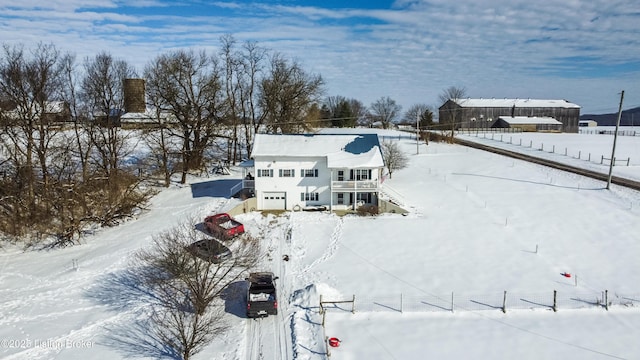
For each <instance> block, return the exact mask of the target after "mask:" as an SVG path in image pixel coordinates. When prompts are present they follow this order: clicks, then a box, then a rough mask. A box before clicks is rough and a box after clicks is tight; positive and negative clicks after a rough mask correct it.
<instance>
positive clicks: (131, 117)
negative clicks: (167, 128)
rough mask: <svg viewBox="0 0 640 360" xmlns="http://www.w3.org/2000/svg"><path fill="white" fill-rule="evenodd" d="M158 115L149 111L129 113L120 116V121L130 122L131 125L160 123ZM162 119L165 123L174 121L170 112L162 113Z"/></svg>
mask: <svg viewBox="0 0 640 360" xmlns="http://www.w3.org/2000/svg"><path fill="white" fill-rule="evenodd" d="M157 116H158V115H157V114H156V113H155V112H154V111H152V110H150V109H147V110H146V111H145V112H142V113H139V112H128V113H125V114H122V116H120V121H122V122H129V123H135V122H139V123H148V122H158V119H157ZM160 118H161V119H162V120H163V121H167V122H169V121H172V120H173V116H172V115H171V114H169V113H168V112H161V113H160Z"/></svg>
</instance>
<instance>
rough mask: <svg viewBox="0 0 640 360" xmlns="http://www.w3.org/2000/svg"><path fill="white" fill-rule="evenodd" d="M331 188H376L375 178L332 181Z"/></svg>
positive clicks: (339, 189) (352, 189)
mask: <svg viewBox="0 0 640 360" xmlns="http://www.w3.org/2000/svg"><path fill="white" fill-rule="evenodd" d="M331 189H332V190H333V191H354V190H371V191H377V190H378V181H377V180H350V181H332V182H331Z"/></svg>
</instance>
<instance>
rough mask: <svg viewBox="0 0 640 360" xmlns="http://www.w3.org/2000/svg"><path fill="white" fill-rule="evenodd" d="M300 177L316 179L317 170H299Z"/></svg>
mask: <svg viewBox="0 0 640 360" xmlns="http://www.w3.org/2000/svg"><path fill="white" fill-rule="evenodd" d="M300 173H301V176H302V177H318V169H301V170H300Z"/></svg>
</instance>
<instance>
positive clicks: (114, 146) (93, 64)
mask: <svg viewBox="0 0 640 360" xmlns="http://www.w3.org/2000/svg"><path fill="white" fill-rule="evenodd" d="M84 68H85V73H86V75H85V77H84V78H83V80H82V91H81V96H82V99H83V100H84V102H85V103H86V104H87V107H88V109H89V110H90V111H91V112H92V114H93V116H94V119H95V120H96V122H95V123H94V125H95V126H93V127H91V129H90V132H89V137H90V139H91V142H92V143H93V148H94V149H95V150H96V153H95V154H96V155H97V156H95V157H94V158H93V161H94V165H95V166H96V167H97V169H98V170H99V171H100V172H101V176H104V177H106V179H107V181H108V182H109V183H110V184H115V183H116V182H117V181H119V174H118V171H119V170H120V167H121V164H120V162H121V161H122V158H123V157H124V156H125V155H126V151H127V149H126V138H125V137H126V135H125V134H124V132H122V131H121V128H120V116H121V115H122V113H123V111H124V80H125V79H127V78H130V77H133V76H135V71H134V70H133V68H132V67H130V66H129V64H127V63H126V62H125V61H124V60H118V59H115V58H114V57H113V56H112V55H110V54H108V53H100V54H98V55H96V56H95V58H93V59H90V58H87V59H85V63H84Z"/></svg>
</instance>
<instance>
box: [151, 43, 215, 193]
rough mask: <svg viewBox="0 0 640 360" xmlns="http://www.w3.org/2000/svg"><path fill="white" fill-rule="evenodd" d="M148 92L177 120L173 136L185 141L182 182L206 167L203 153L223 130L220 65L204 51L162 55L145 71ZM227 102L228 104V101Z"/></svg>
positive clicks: (183, 145) (183, 146)
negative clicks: (194, 171) (193, 170)
mask: <svg viewBox="0 0 640 360" xmlns="http://www.w3.org/2000/svg"><path fill="white" fill-rule="evenodd" d="M144 74H145V75H144V77H145V79H146V81H147V92H148V94H150V95H151V96H152V97H154V98H156V99H158V102H159V105H160V107H161V108H163V109H166V111H168V112H169V113H170V114H171V115H172V116H173V117H174V118H175V119H176V121H177V123H178V129H177V131H174V132H172V134H171V135H172V136H175V137H178V138H179V139H180V141H181V143H182V149H181V156H182V168H181V169H180V170H181V171H182V177H181V179H180V182H181V183H182V184H184V183H186V181H187V174H188V173H189V171H190V170H191V169H200V168H202V167H203V166H204V152H205V150H206V149H207V148H208V147H209V146H210V145H211V144H212V142H213V140H214V139H216V138H219V137H221V136H224V135H223V134H221V133H220V130H221V124H222V120H223V115H224V113H225V111H224V107H225V101H224V99H223V88H222V83H221V79H220V68H219V66H218V63H217V62H216V61H215V59H214V58H212V57H210V56H208V55H207V54H206V53H205V52H204V51H202V52H199V53H195V52H193V51H186V50H178V51H175V52H171V53H168V54H164V55H160V56H158V57H157V58H156V59H155V60H153V61H152V62H151V63H150V64H149V65H147V67H146V68H145V71H144ZM227 105H228V104H227Z"/></svg>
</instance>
